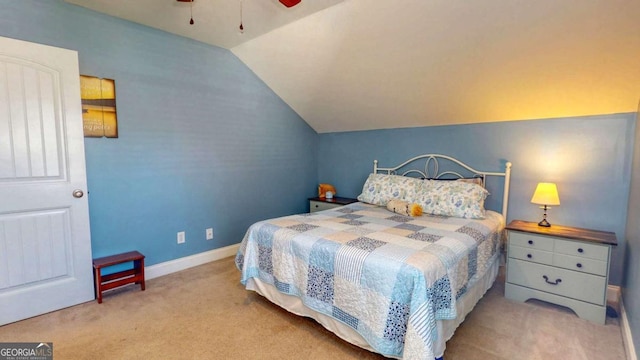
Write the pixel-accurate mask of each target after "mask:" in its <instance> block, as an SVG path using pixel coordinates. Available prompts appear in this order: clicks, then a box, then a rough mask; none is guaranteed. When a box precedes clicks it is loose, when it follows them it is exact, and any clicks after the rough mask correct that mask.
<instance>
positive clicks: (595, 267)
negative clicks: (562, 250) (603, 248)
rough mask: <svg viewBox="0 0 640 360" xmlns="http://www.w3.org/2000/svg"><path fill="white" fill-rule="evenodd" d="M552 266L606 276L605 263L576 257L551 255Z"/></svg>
mask: <svg viewBox="0 0 640 360" xmlns="http://www.w3.org/2000/svg"><path fill="white" fill-rule="evenodd" d="M553 265H555V266H559V267H561V268H565V269H569V270H575V271H580V272H584V273H589V274H595V275H600V276H607V267H608V266H607V262H606V261H600V260H593V259H585V258H581V257H578V256H570V255H564V254H553Z"/></svg>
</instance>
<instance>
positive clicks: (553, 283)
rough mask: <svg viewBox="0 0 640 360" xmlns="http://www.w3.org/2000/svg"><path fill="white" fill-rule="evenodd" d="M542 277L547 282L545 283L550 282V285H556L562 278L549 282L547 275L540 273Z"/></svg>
mask: <svg viewBox="0 0 640 360" xmlns="http://www.w3.org/2000/svg"><path fill="white" fill-rule="evenodd" d="M542 278H543V279H544V281H546V282H547V284H551V285H558V284H560V283H561V282H562V279H556V281H555V282H551V281H549V278H548V277H547V275H542Z"/></svg>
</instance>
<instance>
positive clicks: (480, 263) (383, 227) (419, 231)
mask: <svg viewBox="0 0 640 360" xmlns="http://www.w3.org/2000/svg"><path fill="white" fill-rule="evenodd" d="M503 228H504V218H503V217H502V215H500V214H498V213H496V212H493V211H487V212H486V216H485V218H484V219H476V220H470V219H461V218H454V217H443V216H429V215H423V216H420V217H409V216H403V215H399V214H396V213H393V212H390V211H388V210H387V209H386V208H384V207H380V206H376V205H370V204H366V203H354V204H351V205H347V206H344V207H340V208H335V209H331V210H325V211H320V212H315V213H310V214H300V215H292V216H287V217H282V218H277V219H271V220H266V221H261V222H258V223H256V224H254V225H252V226H251V227H250V228H249V230H248V231H247V233H246V235H245V237H244V239H243V241H242V244H241V246H240V250H239V251H238V254H237V256H236V265H237V267H238V269H240V270H241V272H242V277H241V281H242V283H243V284H245V285H246V284H247V281H248V280H249V279H251V278H258V279H260V280H261V281H262V282H265V283H268V284H271V285H273V286H274V287H275V288H277V289H278V290H279V291H280V292H282V293H284V294H288V295H293V296H296V297H299V298H300V299H301V300H302V302H303V303H304V304H305V305H306V306H307V307H309V308H311V309H313V310H315V311H317V312H320V313H322V314H325V315H328V316H331V317H333V318H335V319H337V320H339V321H341V322H342V323H344V324H346V325H348V326H350V327H351V328H353V329H354V330H355V331H356V332H358V333H359V334H360V335H361V336H362V337H363V338H364V339H365V340H366V341H367V342H368V343H369V344H370V345H371V347H372V348H373V349H374V350H375V351H377V352H379V353H380V354H383V355H386V356H393V357H402V358H405V359H430V360H431V359H433V358H434V349H433V343H434V340H435V338H436V336H437V331H436V320H444V319H453V318H455V317H456V315H457V314H456V299H458V298H459V297H460V296H462V295H463V294H464V293H465V291H466V290H467V288H468V287H470V286H472V285H473V284H474V282H475V281H476V280H477V279H478V278H481V277H482V276H483V275H484V273H485V272H486V271H487V269H488V268H489V266H490V265H491V264H492V263H493V261H494V260H495V259H496V257H497V256H498V255H499V248H500V243H501V236H502V229H503Z"/></svg>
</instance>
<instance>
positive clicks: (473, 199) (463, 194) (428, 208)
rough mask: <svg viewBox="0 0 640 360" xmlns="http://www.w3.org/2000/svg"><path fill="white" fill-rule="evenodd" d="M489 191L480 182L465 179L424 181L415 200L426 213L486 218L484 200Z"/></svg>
mask: <svg viewBox="0 0 640 360" xmlns="http://www.w3.org/2000/svg"><path fill="white" fill-rule="evenodd" d="M488 195H489V192H488V191H487V190H486V189H484V188H483V187H482V186H480V185H478V184H473V183H468V182H463V181H437V180H426V181H423V187H422V189H420V191H418V192H417V193H416V197H415V198H414V199H413V201H414V202H415V203H417V204H419V205H421V206H422V210H423V212H424V213H425V214H432V215H442V216H454V217H460V218H466V219H484V213H485V209H484V200H485V199H486V198H487V196H488Z"/></svg>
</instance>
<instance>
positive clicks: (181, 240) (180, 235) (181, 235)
mask: <svg viewBox="0 0 640 360" xmlns="http://www.w3.org/2000/svg"><path fill="white" fill-rule="evenodd" d="M185 241H187V237H186V235H185V233H184V231H180V232H179V233H178V244H184V242H185Z"/></svg>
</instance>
